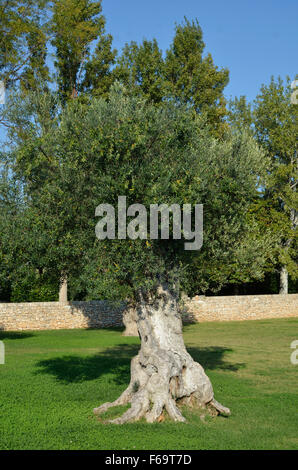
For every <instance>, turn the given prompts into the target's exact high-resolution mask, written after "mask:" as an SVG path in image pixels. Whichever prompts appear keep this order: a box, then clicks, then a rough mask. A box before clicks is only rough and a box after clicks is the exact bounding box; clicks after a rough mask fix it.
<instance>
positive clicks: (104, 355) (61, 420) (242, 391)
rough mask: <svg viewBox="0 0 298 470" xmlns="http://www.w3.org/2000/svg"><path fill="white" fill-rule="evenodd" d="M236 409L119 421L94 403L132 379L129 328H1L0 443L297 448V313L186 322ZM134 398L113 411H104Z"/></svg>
mask: <svg viewBox="0 0 298 470" xmlns="http://www.w3.org/2000/svg"><path fill="white" fill-rule="evenodd" d="M184 338H185V342H186V345H187V347H188V350H189V352H190V353H191V354H192V356H193V357H194V358H195V359H196V360H197V361H199V362H200V363H201V364H202V365H203V366H204V367H205V370H206V372H207V374H208V375H209V377H210V379H211V381H212V383H213V387H214V391H215V397H216V399H217V400H218V401H220V402H221V403H222V404H224V405H225V406H228V407H229V408H230V409H231V412H232V415H231V416H230V417H229V418H224V417H221V416H217V417H214V418H212V417H207V418H206V419H205V421H202V420H201V419H200V412H199V411H198V410H190V409H188V410H187V409H184V410H183V412H184V415H185V416H186V417H187V423H178V424H177V423H173V422H169V421H167V420H165V421H164V422H162V423H159V424H147V423H145V422H144V421H141V422H137V423H130V424H127V425H122V426H117V425H112V424H105V423H104V421H103V420H102V419H101V420H99V419H98V418H96V417H95V416H93V414H92V409H93V408H94V407H96V406H98V405H100V404H102V403H104V402H105V401H111V400H114V399H115V398H117V397H118V395H119V394H120V393H121V392H122V391H123V390H124V389H125V387H126V386H127V384H128V382H129V375H130V371H129V368H130V360H131V358H132V357H133V356H134V355H135V354H136V353H137V351H138V348H139V340H138V338H128V337H123V336H121V331H120V330H63V331H41V332H36V331H35V332H16V333H14V332H3V331H2V332H1V331H0V340H2V341H3V342H4V344H5V349H6V363H5V364H4V365H0V449H2V450H3V449H113V450H121V449H129V450H134V449H136V450H137V449H150V450H161V449H171V450H183V449H298V415H297V408H298V406H297V405H298V390H297V385H298V380H297V373H298V365H296V366H295V365H293V364H291V361H290V356H291V353H292V352H293V350H292V349H291V348H290V344H291V342H292V341H293V340H296V339H298V319H295V318H289V319H280V320H264V321H260V320H259V321H246V322H222V323H202V324H196V325H188V326H186V327H185V328H184ZM125 409H126V408H123V407H119V408H118V409H113V410H111V411H109V412H108V413H107V414H106V415H105V416H104V418H107V417H111V416H113V417H114V416H116V415H119V414H120V413H121V412H123V411H124V410H125Z"/></svg>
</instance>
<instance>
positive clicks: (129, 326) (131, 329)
mask: <svg viewBox="0 0 298 470" xmlns="http://www.w3.org/2000/svg"><path fill="white" fill-rule="evenodd" d="M123 324H124V326H125V330H124V332H123V336H139V332H138V325H137V312H136V309H135V308H133V307H128V308H127V309H125V311H124V313H123Z"/></svg>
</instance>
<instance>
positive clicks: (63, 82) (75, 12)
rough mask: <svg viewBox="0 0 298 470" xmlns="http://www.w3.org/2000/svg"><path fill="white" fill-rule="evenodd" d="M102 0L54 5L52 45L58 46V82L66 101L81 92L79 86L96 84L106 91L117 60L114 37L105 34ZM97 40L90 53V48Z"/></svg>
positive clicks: (73, 0)
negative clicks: (111, 67) (112, 46)
mask: <svg viewBox="0 0 298 470" xmlns="http://www.w3.org/2000/svg"><path fill="white" fill-rule="evenodd" d="M101 11H102V8H101V1H93V0H54V2H53V7H52V13H53V16H52V19H51V31H52V34H53V39H52V41H51V42H52V46H53V47H54V48H55V62H54V64H55V67H56V70H57V84H58V91H59V94H60V97H61V99H62V101H63V102H66V101H67V100H68V99H70V98H72V97H74V96H77V93H78V90H81V89H83V90H84V89H87V90H89V89H90V88H95V89H96V91H97V93H106V92H107V90H108V88H109V85H110V79H109V73H110V71H109V67H110V65H111V64H112V63H113V61H114V56H115V51H112V50H111V42H112V38H111V36H110V35H105V34H104V26H105V19H104V17H103V15H102V14H101ZM95 41H97V44H96V45H95V51H94V54H93V56H92V57H90V48H91V46H92V44H93V43H94V42H95Z"/></svg>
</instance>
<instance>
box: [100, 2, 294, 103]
mask: <svg viewBox="0 0 298 470" xmlns="http://www.w3.org/2000/svg"><path fill="white" fill-rule="evenodd" d="M102 7H103V14H104V16H105V17H106V20H107V24H106V29H107V31H108V32H109V33H111V34H112V36H113V37H114V47H116V49H121V48H122V47H123V45H124V44H125V42H130V41H131V40H135V41H137V42H141V41H142V40H143V38H146V39H152V38H154V37H155V38H156V39H157V41H158V44H159V47H160V48H161V49H162V50H163V51H165V50H166V49H167V48H168V47H169V45H170V43H171V41H172V39H173V35H174V28H175V23H181V22H182V21H183V17H184V16H186V17H187V18H188V19H195V18H197V19H198V21H199V23H200V26H201V28H202V30H203V37H204V42H205V44H206V49H205V50H206V52H210V53H211V54H212V56H213V59H214V62H215V64H216V65H218V66H219V67H227V68H228V69H229V70H230V83H229V85H228V86H227V88H226V92H225V94H226V96H227V97H228V98H229V97H230V96H235V95H236V96H239V95H246V96H247V97H248V99H249V100H253V99H254V98H255V97H256V95H257V93H258V92H259V89H260V86H261V84H262V83H268V82H269V81H270V77H271V75H274V76H278V75H281V77H282V78H285V77H286V75H289V76H290V77H291V79H292V80H294V78H295V75H296V73H298V61H297V55H298V54H297V51H298V0H250V1H248V0H146V1H144V0H143V1H142V0H103V1H102Z"/></svg>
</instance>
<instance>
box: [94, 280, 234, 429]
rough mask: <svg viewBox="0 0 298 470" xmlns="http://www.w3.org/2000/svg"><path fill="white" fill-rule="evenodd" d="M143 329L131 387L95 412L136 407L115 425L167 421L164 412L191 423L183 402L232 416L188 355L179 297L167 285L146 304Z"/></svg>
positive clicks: (141, 318) (139, 311)
mask: <svg viewBox="0 0 298 470" xmlns="http://www.w3.org/2000/svg"><path fill="white" fill-rule="evenodd" d="M137 325H138V331H139V334H140V338H141V348H140V351H139V353H138V355H137V356H136V357H134V358H133V359H132V361H131V380H130V384H129V386H128V388H127V389H126V390H125V391H124V392H123V393H122V395H121V396H120V397H119V398H118V399H117V400H115V401H114V402H112V403H105V404H103V405H101V406H99V407H98V408H95V409H94V410H93V411H94V413H95V414H101V413H103V412H105V411H106V410H108V409H109V408H111V407H113V406H118V405H124V404H127V403H130V404H131V407H130V408H129V409H128V410H127V411H126V412H125V413H124V414H123V415H122V416H121V417H119V418H116V419H114V420H112V421H110V422H112V423H116V424H123V423H126V422H128V421H136V420H139V419H140V418H142V417H144V418H145V419H146V420H147V422H149V423H152V422H154V421H161V420H162V419H163V414H164V411H166V412H167V413H168V415H169V417H170V418H171V419H172V420H174V421H185V418H184V417H183V416H182V414H181V411H180V409H179V408H178V406H177V404H178V403H181V404H186V405H188V406H195V405H197V406H198V407H201V408H210V409H212V410H213V411H215V412H216V413H217V414H219V413H221V414H224V415H229V414H230V410H229V409H228V408H225V407H224V406H222V405H221V404H220V403H218V402H217V401H216V400H215V399H214V394H213V389H212V385H211V382H210V380H209V378H208V377H207V375H206V374H205V372H204V369H203V367H202V366H201V365H200V364H199V363H197V362H195V361H194V360H193V359H192V357H191V356H190V355H189V354H188V352H187V351H186V348H185V345H184V341H183V336H182V321H181V316H180V314H179V312H178V304H177V298H176V297H175V296H174V295H173V294H172V293H170V291H169V290H168V289H167V288H166V287H164V286H163V287H160V288H159V289H158V295H157V297H155V299H151V300H149V301H148V300H147V302H145V300H144V299H142V300H141V302H140V305H139V306H138V309H137Z"/></svg>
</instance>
